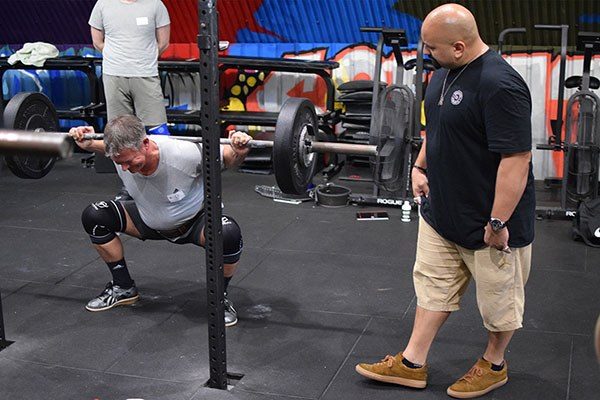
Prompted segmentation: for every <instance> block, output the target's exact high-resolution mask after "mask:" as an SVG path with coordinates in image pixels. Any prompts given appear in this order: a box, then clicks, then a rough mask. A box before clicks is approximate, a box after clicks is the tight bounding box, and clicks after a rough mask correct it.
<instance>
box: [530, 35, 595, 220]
mask: <svg viewBox="0 0 600 400" xmlns="http://www.w3.org/2000/svg"><path fill="white" fill-rule="evenodd" d="M536 27H538V26H536ZM565 27H567V26H566V25H562V37H563V43H562V50H563V51H564V58H565V59H566V42H565V41H564V40H565V38H566V31H567V29H566V28H565ZM567 28H568V27H567ZM577 49H578V50H579V51H583V52H584V56H583V74H582V84H581V87H580V88H579V90H577V91H576V92H575V93H573V95H571V97H570V98H569V102H568V104H567V121H566V122H567V126H566V132H565V139H564V140H561V135H560V134H561V131H560V130H558V131H557V132H554V134H555V135H557V134H558V136H557V138H558V139H557V140H558V141H556V142H555V143H554V144H552V143H550V144H551V145H552V146H548V145H546V146H544V145H538V146H537V148H538V149H542V150H555V151H562V152H563V176H562V178H546V179H545V181H546V186H549V183H548V182H553V183H554V182H558V183H560V186H561V187H560V189H561V193H560V206H559V207H542V206H539V207H536V213H537V215H538V217H546V218H556V219H570V218H573V217H575V216H576V214H577V207H578V204H570V202H569V199H568V193H567V185H568V168H569V158H570V154H571V152H572V151H573V150H575V149H577V148H582V147H584V146H580V145H579V144H577V143H572V142H571V137H570V136H571V124H569V123H568V122H570V121H571V119H572V114H571V109H572V105H573V103H574V102H576V101H580V99H589V100H590V101H594V102H595V103H596V104H600V98H598V96H597V95H596V94H595V93H594V92H592V91H591V90H590V69H591V68H590V67H591V61H592V57H593V55H594V53H598V52H600V33H591V32H579V34H578V37H577ZM563 51H561V72H562V74H561V77H560V78H561V79H560V84H561V87H560V88H561V91H562V92H564V87H565V85H564V82H565V76H564V67H563V65H562V61H563V59H562V57H563ZM561 91H559V96H560V93H561ZM559 101H560V103H559V113H560V114H559V116H558V117H559V118H560V120H558V121H560V122H562V99H561V98H559ZM599 121H600V115H596V118H595V123H596V124H598V123H599ZM557 125H558V122H557ZM560 126H562V125H560ZM594 129H595V130H596V131H598V130H600V127H599V126H596V127H594ZM594 146H595V147H596V148H597V146H598V143H594ZM594 146H592V147H590V146H588V147H590V149H591V150H592V151H597V149H595V148H594ZM592 191H593V193H594V195H595V196H597V195H598V167H597V166H596V177H595V178H594V184H593V189H592ZM571 203H572V202H571Z"/></svg>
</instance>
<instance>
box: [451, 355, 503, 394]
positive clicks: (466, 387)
mask: <svg viewBox="0 0 600 400" xmlns="http://www.w3.org/2000/svg"><path fill="white" fill-rule="evenodd" d="M506 382H508V366H507V365H506V361H505V362H504V367H503V368H502V369H501V370H500V371H494V370H493V369H492V363H491V362H489V361H487V360H484V359H483V358H480V359H479V360H477V362H476V363H475V365H473V367H471V369H470V370H469V372H467V373H466V374H465V375H464V376H463V377H462V378H460V379H459V380H457V381H456V382H454V384H453V385H452V386H450V387H449V388H448V390H447V391H446V393H448V396H452V397H456V398H457V399H472V398H473V397H479V396H483V395H484V394H486V393H489V392H491V391H492V390H494V389H497V388H499V387H500V386H502V385H504V384H505V383H506Z"/></svg>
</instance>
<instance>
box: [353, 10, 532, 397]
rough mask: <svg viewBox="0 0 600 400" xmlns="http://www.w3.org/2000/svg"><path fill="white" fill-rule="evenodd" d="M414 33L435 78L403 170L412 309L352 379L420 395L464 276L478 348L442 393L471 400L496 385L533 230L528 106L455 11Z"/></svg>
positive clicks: (520, 304) (517, 319)
mask: <svg viewBox="0 0 600 400" xmlns="http://www.w3.org/2000/svg"><path fill="white" fill-rule="evenodd" d="M421 35H422V39H423V44H424V48H425V49H426V53H427V54H429V55H430V56H431V57H432V58H433V59H435V60H436V61H437V62H438V63H439V64H440V65H441V67H443V68H442V69H440V70H438V71H436V72H435V74H434V75H433V78H432V80H431V83H430V84H429V87H428V88H427V94H426V97H425V113H426V118H427V140H426V143H424V144H423V147H422V148H421V151H420V153H419V156H418V158H417V160H416V162H415V165H414V168H413V171H412V185H413V192H414V195H415V197H418V198H420V200H421V218H420V222H419V234H418V243H417V253H416V261H415V265H414V270H413V279H414V286H415V292H416V297H417V310H416V315H415V320H414V324H413V330H412V334H411V337H410V340H409V342H408V345H407V346H406V347H405V349H404V350H403V351H402V352H401V353H398V354H397V355H395V356H387V357H386V358H385V359H384V360H383V361H382V362H380V363H376V364H358V365H357V366H356V371H357V372H358V373H359V374H361V375H363V376H366V377H368V378H371V379H375V380H378V381H384V382H391V383H396V384H399V385H404V386H409V387H413V388H424V387H425V386H426V385H427V364H426V362H427V355H428V353H429V349H430V346H431V344H432V342H433V340H434V338H435V336H436V334H437V332H438V330H439V328H440V327H441V326H442V324H443V323H444V322H445V321H446V319H447V318H448V316H449V315H450V313H451V312H453V311H457V310H458V309H459V302H460V299H461V296H462V295H463V293H464V292H465V290H466V288H467V285H468V283H469V281H470V278H471V277H472V278H473V280H474V281H475V285H476V292H477V304H478V306H479V311H480V313H481V316H482V319H483V325H484V327H485V328H486V330H487V336H488V344H487V348H486V349H485V350H484V351H483V353H482V354H481V357H480V358H479V359H478V360H477V362H476V363H475V365H474V366H473V367H472V368H471V369H470V370H469V371H468V372H467V373H466V374H465V375H464V376H463V377H462V378H460V379H459V380H458V381H456V382H455V383H454V384H453V385H452V386H450V387H449V388H448V390H447V393H448V394H449V395H450V396H453V397H456V398H473V397H478V396H481V395H484V394H486V393H488V392H490V391H492V390H494V389H495V388H498V387H500V386H502V385H504V384H505V383H506V382H507V380H508V375H507V371H508V365H507V363H506V361H505V359H504V354H505V350H506V348H507V346H508V344H509V342H510V340H511V338H512V336H513V333H514V332H515V330H516V329H519V328H521V327H522V321H523V311H524V305H525V290H524V289H525V283H526V282H527V278H528V276H529V270H530V265H531V243H532V241H533V236H534V221H535V195H534V186H533V173H532V165H531V143H532V138H531V119H530V118H531V117H530V115H531V96H530V93H529V90H528V88H527V85H526V84H525V82H524V81H523V79H522V78H521V76H520V75H519V74H518V73H517V72H516V71H515V70H514V69H513V68H512V67H511V66H510V65H509V64H508V63H506V62H505V61H504V60H503V59H502V57H500V56H499V55H498V54H497V53H496V52H494V51H492V50H490V49H489V47H488V46H487V45H486V44H485V43H484V42H483V41H482V40H481V38H480V36H479V32H478V29H477V24H476V22H475V19H474V17H473V15H472V14H471V13H470V12H469V11H468V10H467V9H466V8H464V7H462V6H460V5H458V4H451V3H449V4H444V5H442V6H440V7H438V8H436V9H434V10H433V11H432V12H431V13H429V15H427V17H426V18H425V20H424V21H423V25H422V28H421Z"/></svg>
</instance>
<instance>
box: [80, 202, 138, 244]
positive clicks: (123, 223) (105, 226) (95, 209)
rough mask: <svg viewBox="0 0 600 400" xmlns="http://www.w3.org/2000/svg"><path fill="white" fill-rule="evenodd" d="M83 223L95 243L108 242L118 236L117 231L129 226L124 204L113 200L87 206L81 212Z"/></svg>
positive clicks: (122, 230)
mask: <svg viewBox="0 0 600 400" xmlns="http://www.w3.org/2000/svg"><path fill="white" fill-rule="evenodd" d="M81 223H82V224H83V228H84V229H85V231H86V232H87V233H88V234H89V235H90V239H91V240H92V243H94V244H105V243H108V242H110V241H111V240H113V239H114V238H115V236H117V235H116V233H115V232H124V231H125V228H127V220H126V219H125V210H124V209H123V205H121V203H120V202H115V201H113V200H109V201H99V202H97V203H92V204H91V205H89V206H87V207H86V208H85V210H83V213H81Z"/></svg>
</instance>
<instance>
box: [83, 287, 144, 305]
mask: <svg viewBox="0 0 600 400" xmlns="http://www.w3.org/2000/svg"><path fill="white" fill-rule="evenodd" d="M139 298H140V295H139V294H138V290H137V288H136V287H135V284H134V285H133V286H132V287H130V288H129V289H122V288H121V287H120V286H118V285H113V283H112V281H111V282H108V283H107V284H106V288H105V289H104V291H103V292H102V293H100V295H99V296H98V297H95V298H93V299H92V300H90V301H89V303H87V305H86V306H85V308H86V310H88V311H105V310H110V309H111V308H113V307H116V306H124V305H128V304H133V303H135V302H136V301H138V299H139Z"/></svg>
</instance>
